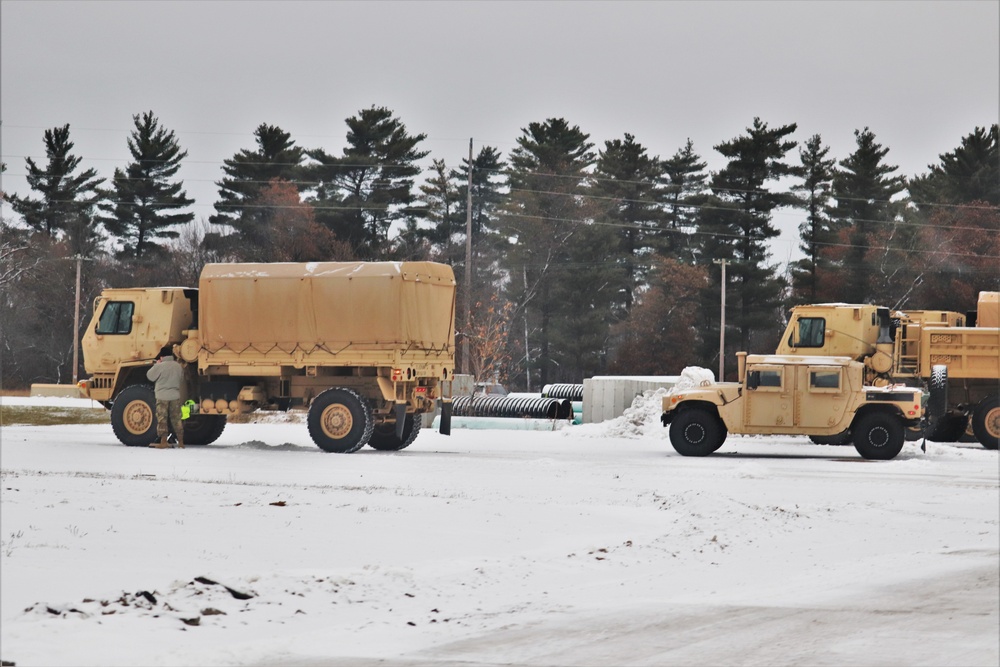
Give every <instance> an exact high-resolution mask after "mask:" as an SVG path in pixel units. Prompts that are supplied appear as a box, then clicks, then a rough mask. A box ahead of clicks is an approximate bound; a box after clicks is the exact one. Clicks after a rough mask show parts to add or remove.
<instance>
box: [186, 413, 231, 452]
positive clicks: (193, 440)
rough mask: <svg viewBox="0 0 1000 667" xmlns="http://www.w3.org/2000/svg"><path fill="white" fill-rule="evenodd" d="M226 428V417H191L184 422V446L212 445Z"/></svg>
mask: <svg viewBox="0 0 1000 667" xmlns="http://www.w3.org/2000/svg"><path fill="white" fill-rule="evenodd" d="M225 428H226V416H225V415H191V416H190V417H189V418H187V419H185V420H184V444H185V445H210V444H212V443H213V442H215V441H216V440H218V439H219V436H220V435H222V432H223V431H224V430H225Z"/></svg>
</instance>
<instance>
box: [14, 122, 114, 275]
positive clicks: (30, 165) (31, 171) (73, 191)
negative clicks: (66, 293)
mask: <svg viewBox="0 0 1000 667" xmlns="http://www.w3.org/2000/svg"><path fill="white" fill-rule="evenodd" d="M43 138H44V142H45V156H46V158H47V159H48V163H47V164H46V165H45V167H44V168H42V167H39V166H38V165H37V164H35V161H34V160H32V159H31V158H30V157H28V158H25V160H24V162H25V168H26V170H27V172H28V173H27V181H28V186H29V187H30V188H31V189H32V190H33V191H35V192H37V193H38V194H39V195H40V197H39V198H37V199H32V198H29V197H19V196H17V195H12V196H11V197H10V203H11V208H13V209H14V211H15V212H17V213H18V214H20V215H21V216H22V217H23V218H24V222H25V224H26V225H28V226H29V227H30V228H32V229H34V230H35V231H38V232H41V233H43V234H45V235H46V236H49V237H51V238H59V237H61V236H62V235H65V236H66V240H67V243H68V246H69V251H70V253H71V254H74V255H77V254H79V255H89V254H91V253H92V252H93V250H94V249H95V247H96V245H97V243H98V240H99V234H98V231H97V228H96V225H95V208H96V207H97V205H98V204H99V203H100V201H101V200H102V199H103V198H104V196H105V193H104V192H103V191H102V190H101V188H100V186H101V183H103V182H104V179H103V178H99V177H98V176H97V171H96V170H95V169H85V170H83V171H81V172H79V173H75V172H76V171H77V168H78V167H79V166H80V161H81V158H80V157H77V156H76V155H73V154H72V153H71V151H72V150H73V142H72V141H70V139H69V125H68V124H67V125H63V126H62V127H55V128H52V129H51V130H45V134H44V136H43Z"/></svg>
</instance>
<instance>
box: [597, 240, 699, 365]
mask: <svg viewBox="0 0 1000 667" xmlns="http://www.w3.org/2000/svg"><path fill="white" fill-rule="evenodd" d="M707 286H708V272H707V271H706V270H705V268H704V267H700V266H693V265H690V264H685V263H683V262H680V261H677V260H673V259H670V260H665V261H664V263H663V264H662V265H661V266H660V267H659V268H658V270H657V271H656V274H655V277H654V279H653V282H652V284H651V285H650V287H649V288H648V289H647V290H646V291H645V292H643V293H642V294H641V295H640V296H639V299H638V302H637V303H636V304H635V305H634V306H633V307H632V310H631V311H630V313H629V316H628V318H627V319H626V320H625V321H623V322H622V323H620V324H619V325H617V327H616V329H615V337H616V339H617V341H618V345H617V349H616V350H615V351H614V354H613V358H612V360H611V362H610V364H609V372H611V373H614V374H622V375H677V374H679V373H680V372H681V371H682V370H683V369H684V367H685V366H692V365H698V366H705V365H706V364H707V361H706V360H704V359H700V358H699V356H698V350H699V349H700V347H701V345H700V342H701V329H700V326H699V323H700V322H702V321H703V319H704V318H703V316H702V313H701V310H702V308H703V305H702V302H701V293H702V291H703V290H704V289H706V287H707Z"/></svg>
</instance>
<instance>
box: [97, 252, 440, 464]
mask: <svg viewBox="0 0 1000 667" xmlns="http://www.w3.org/2000/svg"><path fill="white" fill-rule="evenodd" d="M454 339H455V277H454V274H453V273H452V270H451V267H449V266H446V265H443V264H436V263H433V262H370V263H365V262H343V263H335V262H318V263H309V264H209V265H206V266H205V268H204V270H203V271H202V274H201V279H200V282H199V288H198V289H190V288H181V287H156V288H137V289H107V290H104V292H102V293H101V295H100V296H99V297H98V298H97V299H96V300H95V302H94V316H93V319H92V320H91V322H90V325H89V326H88V328H87V331H86V333H85V335H84V337H83V355H84V365H85V368H86V370H87V372H88V373H90V374H91V376H90V377H89V378H88V379H86V380H84V381H83V382H81V388H82V390H83V391H84V393H85V395H87V396H88V397H90V398H92V399H94V400H97V401H100V402H101V403H102V404H103V405H104V406H105V407H106V408H108V409H110V411H111V425H112V428H113V430H114V432H115V435H116V436H117V437H118V439H119V440H121V441H122V442H123V443H124V444H126V445H131V446H141V445H146V444H148V443H150V442H152V441H153V440H154V439H155V437H156V415H155V410H154V406H155V400H154V398H153V388H152V386H151V385H150V383H149V382H148V381H147V380H146V371H147V369H149V367H150V366H151V365H152V364H153V363H155V361H156V357H157V355H158V354H159V352H160V350H161V348H163V347H172V349H173V350H174V352H175V355H176V356H177V358H178V360H179V361H181V362H182V363H183V364H185V365H186V387H185V388H184V390H185V392H186V395H185V397H184V398H185V399H189V400H190V401H193V403H194V413H195V414H193V415H192V416H191V417H190V418H189V419H187V420H186V421H185V427H184V436H185V442H186V443H187V444H208V443H210V442H213V441H214V440H215V439H217V438H218V437H219V435H221V433H222V430H223V428H225V425H226V418H227V416H230V415H236V414H241V413H247V412H252V411H255V410H260V409H263V410H288V409H290V408H293V409H294V408H299V409H307V410H308V418H307V421H308V427H309V433H310V435H311V436H312V439H313V441H314V442H315V443H316V444H317V445H318V446H319V447H320V448H321V449H323V450H325V451H328V452H344V453H347V452H353V451H356V450H358V449H360V448H361V447H363V446H364V445H366V444H368V445H371V446H372V447H373V448H375V449H381V450H398V449H402V448H404V447H406V446H408V445H409V444H410V443H412V442H413V440H414V438H416V437H417V434H418V433H419V431H420V425H421V420H420V415H421V414H423V413H425V412H429V411H433V410H434V409H435V406H436V404H437V402H438V400H440V401H441V404H442V420H441V431H442V432H443V433H448V432H449V430H450V409H449V408H450V406H451V383H452V379H453V375H454V368H455V359H454V352H455V345H454ZM189 405H190V404H189Z"/></svg>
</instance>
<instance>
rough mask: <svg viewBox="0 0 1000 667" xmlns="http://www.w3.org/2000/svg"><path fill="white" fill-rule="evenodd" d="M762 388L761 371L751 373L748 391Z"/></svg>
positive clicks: (748, 376) (748, 380) (748, 374)
mask: <svg viewBox="0 0 1000 667" xmlns="http://www.w3.org/2000/svg"><path fill="white" fill-rule="evenodd" d="M759 386H760V371H750V372H749V373H747V389H756V388H757V387H759Z"/></svg>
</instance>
